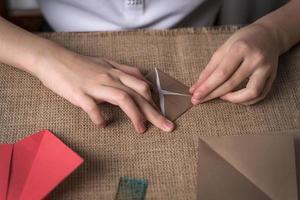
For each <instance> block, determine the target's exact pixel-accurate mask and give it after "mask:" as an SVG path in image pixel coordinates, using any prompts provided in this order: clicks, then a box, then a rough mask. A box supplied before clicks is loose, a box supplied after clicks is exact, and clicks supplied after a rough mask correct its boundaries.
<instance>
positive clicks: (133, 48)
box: [0, 28, 300, 199]
mask: <svg viewBox="0 0 300 200" xmlns="http://www.w3.org/2000/svg"><path fill="white" fill-rule="evenodd" d="M235 30H236V28H219V29H181V30H169V31H137V32H114V33H53V34H44V35H43V36H44V37H47V38H49V39H51V40H55V41H57V42H59V43H61V44H62V45H64V46H66V47H67V48H70V49H72V50H75V51H77V52H80V53H82V54H86V55H90V56H100V57H106V58H110V59H113V60H116V61H118V62H121V63H125V64H129V65H132V66H138V67H140V68H141V69H142V70H143V71H144V72H145V73H147V72H148V71H150V70H151V69H153V68H154V67H158V68H159V69H161V70H163V71H165V72H166V73H168V74H170V75H172V76H173V77H176V78H177V79H178V80H180V81H182V82H183V83H185V84H186V85H191V84H192V83H193V82H194V81H195V80H196V79H197V77H198V74H199V72H200V71H201V70H202V69H203V68H204V67H205V65H206V63H207V62H208V61H209V59H210V56H211V55H212V53H213V52H214V51H215V50H216V48H217V47H218V46H219V45H221V44H222V43H223V42H224V41H225V39H226V38H228V37H229V36H230V35H231V34H232V33H233V32H234V31H235ZM299 77H300V49H299V48H298V49H297V48H294V49H293V50H291V51H290V52H288V53H287V54H286V55H284V56H283V57H282V58H281V61H280V66H279V70H278V77H277V79H276V82H275V84H274V87H273V89H272V91H271V93H270V94H269V95H268V96H267V98H266V99H265V100H264V101H263V102H261V103H259V104H257V105H255V106H239V105H233V104H230V103H225V102H222V101H220V100H215V101H211V102H209V103H205V104H203V105H200V106H198V107H194V108H192V109H190V110H189V111H188V112H187V113H185V114H184V115H183V116H181V117H180V118H179V119H178V120H177V121H176V124H177V129H176V130H175V131H174V132H172V133H169V134H167V133H162V132H161V131H159V130H158V129H157V128H155V127H153V126H150V128H149V130H148V131H147V132H146V133H145V134H144V135H139V134H136V133H135V132H134V130H133V128H132V126H131V124H130V122H129V120H128V119H127V118H126V117H125V115H124V114H123V113H122V112H121V111H120V110H119V109H118V108H116V107H112V106H107V105H106V106H102V107H103V109H104V111H105V114H106V116H107V117H108V118H110V119H113V120H112V123H111V124H110V125H109V126H108V127H107V128H105V129H102V128H99V127H97V126H94V125H93V124H92V123H91V121H90V120H89V119H88V117H87V115H86V114H85V113H84V112H83V111H82V110H80V109H79V108H76V107H75V106H73V105H71V104H70V103H68V102H67V101H65V100H64V99H62V98H61V97H59V96H57V95H55V94H54V93H52V92H51V91H49V90H48V89H46V88H45V87H44V86H43V85H42V84H41V83H40V82H39V81H38V80H37V79H36V78H34V77H32V76H30V75H28V74H26V73H24V72H21V71H18V70H16V69H14V68H12V67H9V66H6V65H0V98H1V99H0V133H1V135H0V142H2V143H8V142H14V141H16V140H18V139H20V138H23V137H25V136H27V135H29V134H31V133H34V132H36V131H38V130H41V129H50V130H51V131H53V132H54V133H55V134H56V135H57V136H58V137H59V138H60V139H62V140H63V141H64V142H65V143H66V144H67V145H69V146H70V147H71V148H73V149H74V150H75V151H77V152H78V153H79V154H80V155H81V156H82V157H83V158H84V159H85V162H84V165H83V166H81V167H80V168H79V169H78V170H77V171H76V172H75V173H73V174H72V175H71V176H70V177H69V178H67V180H65V181H64V182H63V183H62V184H61V185H60V186H59V187H58V188H57V189H56V190H55V191H54V192H53V194H52V197H53V199H113V198H114V197H115V194H116V191H117V186H118V181H119V178H120V177H121V176H125V175H126V176H132V177H140V178H144V179H147V180H148V182H149V187H148V190H147V194H146V199H194V198H195V194H196V193H195V186H196V169H197V168H196V163H197V162H196V161H197V141H198V140H197V138H198V136H200V135H235V134H253V133H256V134H264V133H267V132H272V131H276V132H278V131H281V130H287V129H295V128H300V112H299V110H300V102H299V99H300V79H299ZM45 176H47V175H46V174H45Z"/></svg>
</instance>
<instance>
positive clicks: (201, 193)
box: [197, 139, 271, 200]
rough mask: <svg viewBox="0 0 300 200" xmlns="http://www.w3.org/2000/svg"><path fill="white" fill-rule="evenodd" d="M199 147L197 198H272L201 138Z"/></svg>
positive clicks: (225, 199)
mask: <svg viewBox="0 0 300 200" xmlns="http://www.w3.org/2000/svg"><path fill="white" fill-rule="evenodd" d="M198 148H199V149H198V150H199V151H198V152H199V155H198V185H197V189H198V190H197V200H202V199H209V200H220V199H222V200H241V199H243V200H254V199H255V200H271V198H270V197H268V196H267V195H266V194H265V193H264V192H262V191H261V190H260V189H259V188H257V187H256V186H255V185H254V184H253V183H251V182H250V181H249V180H248V179H247V178H246V177H244V176H243V175H242V174H240V173H239V172H238V171H237V170H236V169H235V168H234V167H233V166H231V165H230V164H229V163H228V162H226V161H225V160H224V159H223V158H222V157H220V156H219V155H218V153H216V152H215V151H214V150H213V149H212V148H211V147H209V145H207V144H206V143H205V142H203V141H202V140H201V139H200V140H199V147H198Z"/></svg>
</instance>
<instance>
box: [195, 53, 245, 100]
mask: <svg viewBox="0 0 300 200" xmlns="http://www.w3.org/2000/svg"><path fill="white" fill-rule="evenodd" d="M242 60H243V57H242V56H241V55H239V54H234V53H231V54H230V55H228V56H227V57H225V58H224V59H223V60H222V62H221V63H220V64H219V66H218V67H217V68H216V69H215V71H214V72H213V73H212V74H211V75H210V76H209V77H208V78H207V79H206V80H205V81H204V82H203V83H201V84H200V85H199V86H198V87H197V88H196V89H195V91H194V94H193V97H192V103H193V104H194V105H196V104H198V103H200V102H201V100H203V99H204V98H205V97H206V96H207V95H208V94H209V93H210V92H212V91H213V90H214V89H216V88H217V87H218V86H219V85H220V84H222V83H224V82H225V81H226V80H227V79H228V78H229V77H230V76H231V75H232V74H233V73H234V72H235V70H236V69H237V68H238V67H239V66H240V64H241V62H242Z"/></svg>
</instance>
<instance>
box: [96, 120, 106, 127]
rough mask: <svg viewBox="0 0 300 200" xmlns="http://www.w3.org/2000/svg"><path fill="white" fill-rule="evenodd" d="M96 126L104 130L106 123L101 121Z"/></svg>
mask: <svg viewBox="0 0 300 200" xmlns="http://www.w3.org/2000/svg"><path fill="white" fill-rule="evenodd" d="M97 125H98V126H99V127H101V128H104V127H105V126H106V121H101V122H99V123H98V124H97Z"/></svg>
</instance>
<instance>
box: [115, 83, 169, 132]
mask: <svg viewBox="0 0 300 200" xmlns="http://www.w3.org/2000/svg"><path fill="white" fill-rule="evenodd" d="M114 87H116V88H118V89H120V90H123V91H125V92H126V93H128V94H130V96H131V97H132V98H133V99H134V101H135V102H136V103H137V105H138V107H139V108H140V110H141V112H142V113H143V115H144V116H145V117H146V119H147V120H148V121H149V122H151V123H152V124H153V125H154V126H156V127H158V128H159V129H161V130H163V131H166V132H170V131H172V130H173V129H174V128H175V126H174V124H173V122H171V121H169V120H168V119H167V118H165V117H164V116H163V115H161V114H160V113H159V112H158V111H157V110H156V109H155V107H154V106H153V105H151V103H150V102H148V101H146V100H145V99H144V98H142V97H141V96H140V95H139V94H138V93H136V92H135V91H134V90H132V89H131V88H128V87H126V86H124V85H122V84H118V83H115V84H114Z"/></svg>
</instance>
